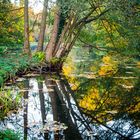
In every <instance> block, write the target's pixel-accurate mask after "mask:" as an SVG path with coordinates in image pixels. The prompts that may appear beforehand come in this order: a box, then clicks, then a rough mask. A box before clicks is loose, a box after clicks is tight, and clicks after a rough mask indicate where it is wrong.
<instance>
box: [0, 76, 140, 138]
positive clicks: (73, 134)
mask: <svg viewBox="0 0 140 140" xmlns="http://www.w3.org/2000/svg"><path fill="white" fill-rule="evenodd" d="M90 80H91V79H90ZM18 81H20V82H18ZM91 83H92V86H93V82H91V81H90V82H89V83H88V85H89V86H90V85H91ZM98 86H99V85H98ZM5 88H8V89H9V88H11V90H12V91H13V92H14V93H15V94H21V95H22V99H21V106H22V107H21V108H20V109H19V110H18V112H17V113H12V114H10V115H8V116H7V117H5V119H4V120H3V121H1V122H0V129H6V128H9V129H12V130H15V131H16V132H19V133H20V137H21V140H22V139H28V140H35V139H37V140H46V139H48V140H72V139H73V140H82V139H83V140H94V139H101V140H102V139H103V140H104V139H116V140H117V139H139V138H140V129H139V117H138V116H137V115H138V114H137V113H136V112H135V111H133V110H132V112H130V114H129V113H128V112H125V111H128V110H125V109H124V108H122V107H121V106H120V108H121V109H122V111H121V112H118V108H117V107H118V105H120V103H119V102H118V101H117V102H118V105H117V102H116V101H114V103H113V101H112V103H109V105H110V106H107V105H108V104H104V103H102V104H104V105H106V107H104V109H103V108H102V105H101V104H100V105H99V102H98V103H96V105H97V104H98V106H100V107H98V106H96V109H94V111H90V110H89V109H88V105H87V106H86V104H85V108H84V107H83V106H82V107H83V109H85V110H86V108H87V111H85V113H83V112H84V111H83V109H81V107H80V106H79V103H78V102H77V100H76V98H77V97H76V96H75V94H74V93H73V91H72V90H71V86H70V84H69V83H68V81H67V80H66V79H65V77H64V76H60V75H57V74H45V75H40V76H35V77H28V76H26V77H24V78H22V79H18V80H17V82H16V84H14V85H13V86H10V87H8V86H7V87H5ZM81 94H82V92H81ZM123 94H124V93H123ZM105 95H106V94H105ZM117 96H118V95H117ZM121 96H122V95H121ZM123 96H125V95H123ZM104 98H107V97H104ZM111 98H113V97H111ZM121 98H122V97H121ZM93 99H94V98H93ZM126 99H127V98H125V99H124V100H126ZM131 99H132V98H131ZM84 100H85V99H84V98H83V102H84ZM106 100H107V99H106ZM95 101H97V99H96V98H95ZM87 102H88V98H87ZM104 102H105V101H104ZM93 104H95V102H94V101H93ZM113 104H116V105H113ZM114 106H115V107H116V108H114ZM124 106H125V107H126V108H127V102H126V103H125V105H124ZM107 107H108V110H107ZM99 108H100V109H99ZM111 108H112V110H111ZM133 112H134V114H133ZM131 115H134V117H133V116H131ZM136 123H137V124H136Z"/></svg>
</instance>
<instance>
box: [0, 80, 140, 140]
mask: <svg viewBox="0 0 140 140" xmlns="http://www.w3.org/2000/svg"><path fill="white" fill-rule="evenodd" d="M56 85H57V87H58V89H59V91H60V92H61V96H62V98H63V101H64V102H63V103H65V105H66V108H68V111H69V114H70V117H71V119H72V122H73V125H75V126H77V128H78V130H79V132H80V134H82V137H83V139H84V140H87V136H89V137H90V139H89V140H94V139H96V138H95V136H98V137H99V139H101V140H104V139H106V138H107V137H108V138H110V139H112V140H117V139H120V137H118V134H116V133H113V132H112V131H111V130H109V129H108V128H107V127H110V128H111V129H113V130H115V131H117V132H119V133H121V134H122V135H124V136H128V135H129V134H131V133H133V135H132V137H131V138H139V137H140V133H139V129H138V128H136V127H135V126H134V124H133V123H132V121H130V120H129V119H126V120H125V119H123V118H121V119H118V120H112V121H109V122H107V123H106V124H105V125H106V126H107V127H106V126H104V125H102V124H97V123H95V122H94V123H93V124H91V119H89V118H87V117H86V116H85V115H84V114H82V113H81V112H80V111H79V109H78V107H77V105H76V102H75V98H74V97H73V96H72V94H71V93H70V91H69V90H68V88H67V87H66V86H65V85H64V87H65V90H66V92H67V93H64V91H63V88H62V87H61V84H60V82H59V81H56ZM42 86H43V89H39V83H38V81H37V80H36V79H35V78H31V79H29V89H28V99H25V100H24V101H23V102H22V104H23V106H25V104H27V103H28V113H27V120H28V125H27V126H28V140H32V139H33V140H34V139H39V140H43V139H44V138H43V122H42V112H41V104H40V100H41V96H39V94H43V93H44V104H45V111H46V112H45V113H46V114H45V117H46V118H44V119H45V122H47V126H48V124H49V123H50V124H52V122H53V112H52V107H51V98H50V96H49V93H48V89H47V87H46V85H45V82H44V81H43V82H42ZM47 86H48V85H47ZM15 89H16V92H15V93H16V94H17V93H18V92H17V91H18V90H19V89H18V88H17V87H16V88H15ZM25 89H26V87H25ZM40 91H43V92H40ZM24 94H26V92H25V93H24ZM50 94H51V93H50ZM65 94H68V96H69V97H66V95H65ZM61 111H63V110H61ZM110 113H117V112H115V111H111V112H110ZM23 116H24V117H25V116H26V112H25V108H24V107H23V108H22V109H20V110H19V113H18V114H12V115H11V116H10V117H7V118H6V119H5V120H4V122H3V123H2V122H0V129H5V128H10V129H13V130H15V131H18V132H21V135H22V138H21V139H23V132H24V121H26V120H24V119H25V118H24V117H23ZM126 118H127V117H126ZM86 122H87V123H88V125H89V126H88V127H89V129H87V124H86ZM50 126H51V125H50ZM53 137H54V134H53V133H52V139H53ZM50 140H51V139H50ZM77 140H78V139H77Z"/></svg>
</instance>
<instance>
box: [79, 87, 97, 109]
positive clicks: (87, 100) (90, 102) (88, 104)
mask: <svg viewBox="0 0 140 140" xmlns="http://www.w3.org/2000/svg"><path fill="white" fill-rule="evenodd" d="M98 100H99V91H98V90H97V89H95V88H94V89H91V90H90V91H89V93H88V94H87V95H86V96H84V98H83V99H81V100H80V101H79V105H80V107H82V108H85V109H86V110H89V111H93V110H95V108H96V106H97V101H98Z"/></svg>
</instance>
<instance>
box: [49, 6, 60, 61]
mask: <svg viewBox="0 0 140 140" xmlns="http://www.w3.org/2000/svg"><path fill="white" fill-rule="evenodd" d="M59 23H60V10H59V8H57V9H56V13H55V19H54V25H53V31H52V34H51V39H50V41H49V43H48V45H47V47H46V61H48V62H49V61H50V60H51V59H52V57H53V51H54V48H55V45H56V41H57V38H58V30H59Z"/></svg>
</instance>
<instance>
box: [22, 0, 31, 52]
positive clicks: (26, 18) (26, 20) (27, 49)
mask: <svg viewBox="0 0 140 140" xmlns="http://www.w3.org/2000/svg"><path fill="white" fill-rule="evenodd" d="M23 49H24V53H26V54H30V43H29V15H28V0H25V1H24V48H23Z"/></svg>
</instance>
